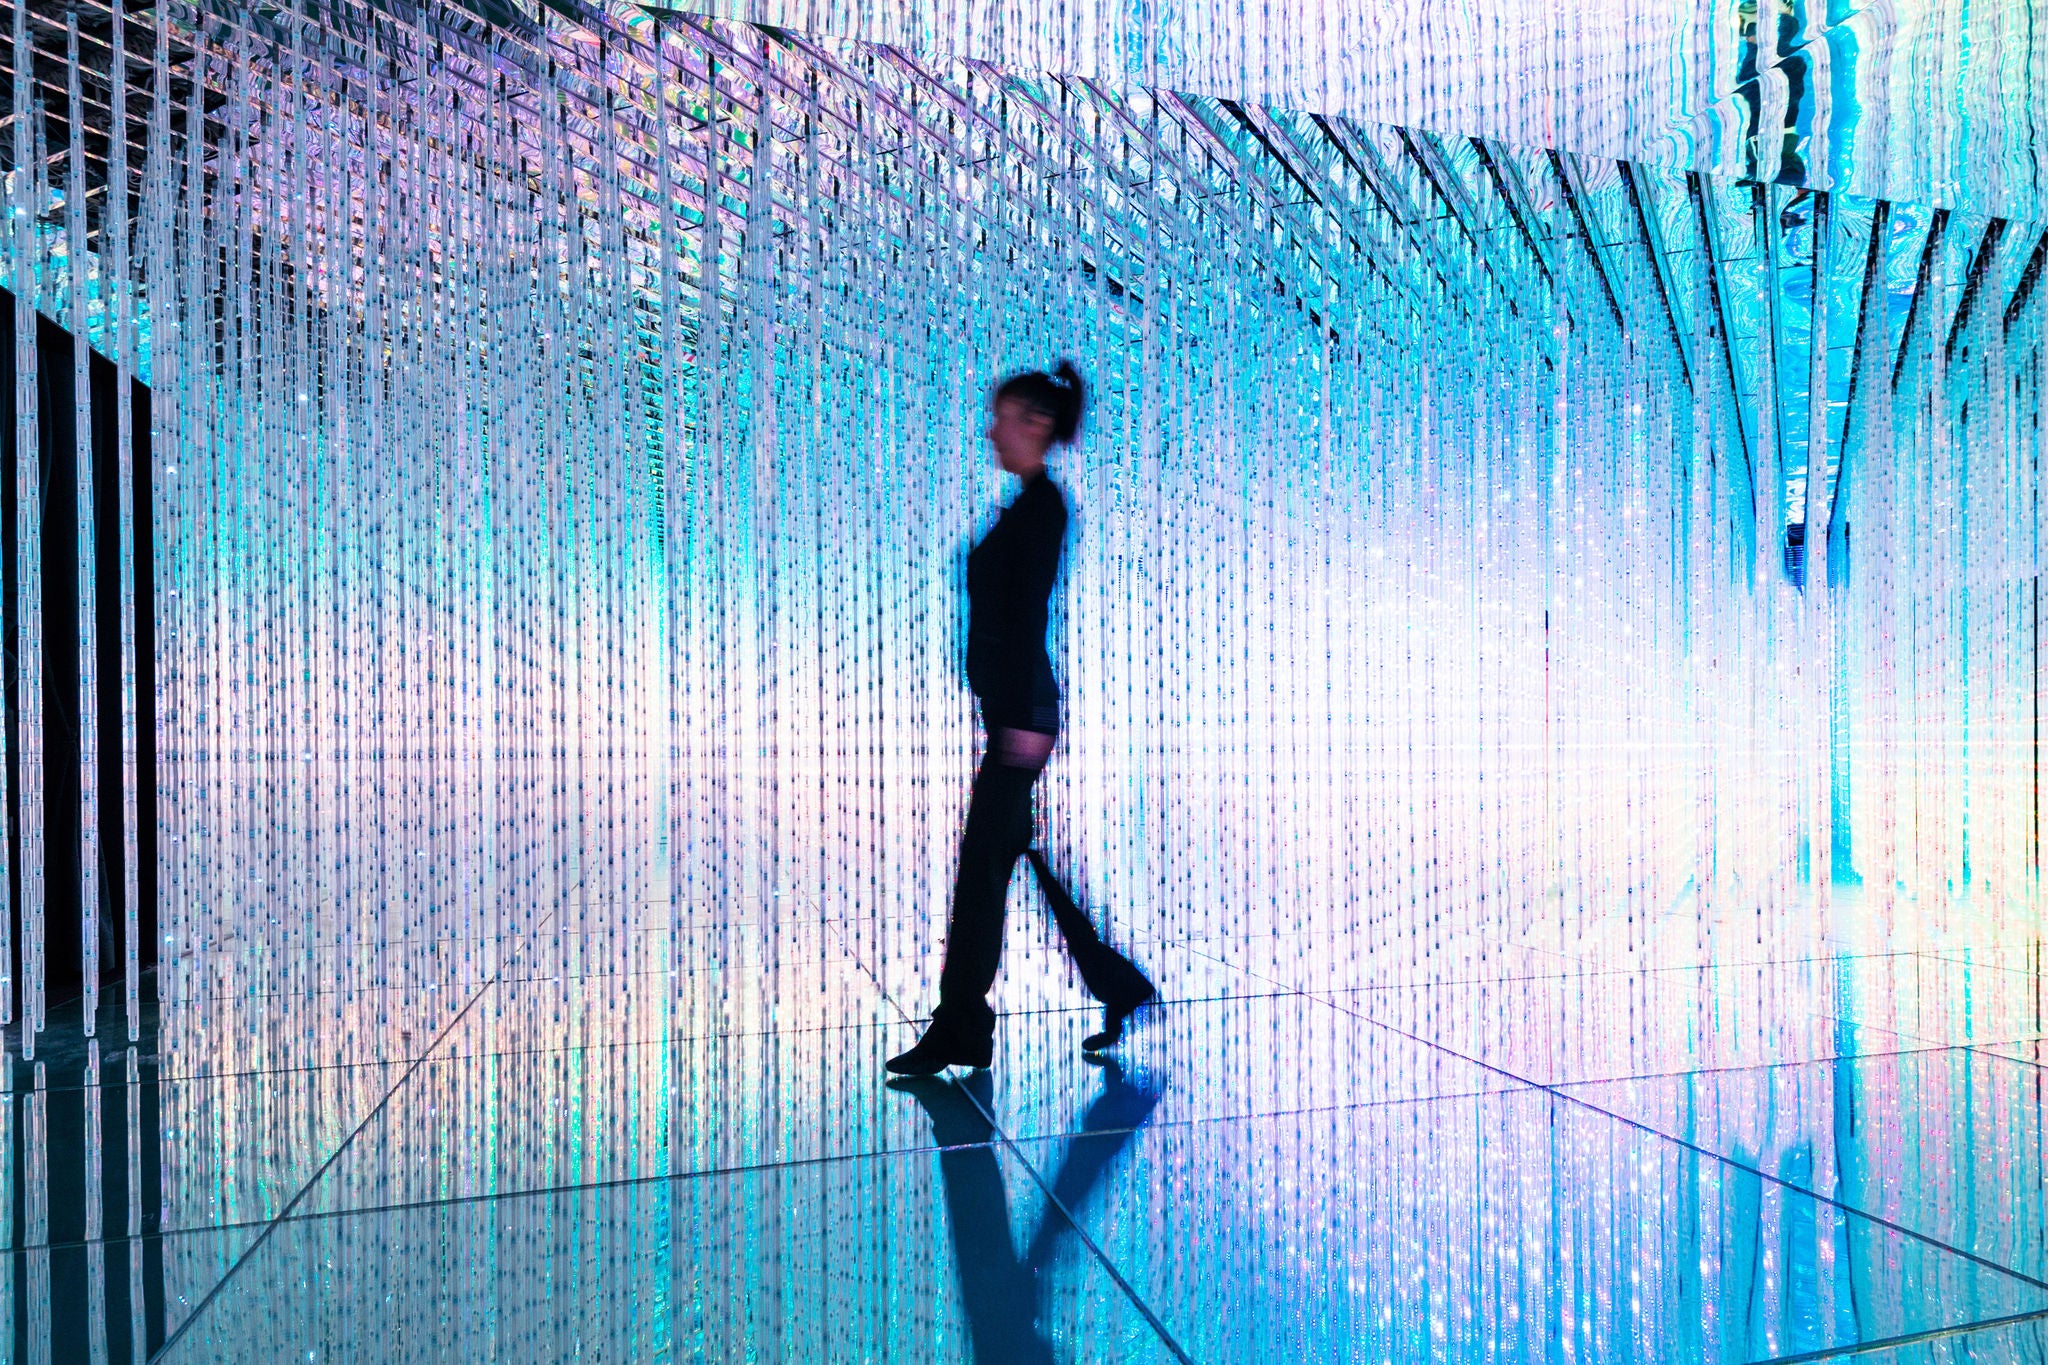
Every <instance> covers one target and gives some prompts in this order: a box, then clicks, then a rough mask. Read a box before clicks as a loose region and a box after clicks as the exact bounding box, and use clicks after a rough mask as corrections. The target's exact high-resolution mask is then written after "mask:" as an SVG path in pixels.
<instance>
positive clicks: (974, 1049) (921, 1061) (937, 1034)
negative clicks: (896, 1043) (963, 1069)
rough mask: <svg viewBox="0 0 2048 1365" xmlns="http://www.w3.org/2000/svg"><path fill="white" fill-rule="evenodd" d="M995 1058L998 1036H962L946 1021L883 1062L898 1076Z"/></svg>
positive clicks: (981, 1063)
mask: <svg viewBox="0 0 2048 1365" xmlns="http://www.w3.org/2000/svg"><path fill="white" fill-rule="evenodd" d="M993 1060H995V1040H994V1039H993V1038H982V1039H979V1040H972V1041H970V1040H968V1039H963V1038H960V1037H959V1036H957V1035H956V1034H954V1032H953V1031H952V1030H951V1029H949V1028H947V1027H946V1026H945V1025H943V1024H933V1025H932V1026H931V1027H930V1028H928V1029H926V1030H925V1031H924V1037H922V1038H920V1039H918V1040H917V1045H916V1046H915V1047H913V1048H911V1049H910V1050H909V1051H908V1052H899V1053H898V1054H896V1055H895V1056H894V1057H891V1058H890V1059H889V1060H888V1061H886V1062H884V1063H883V1064H882V1065H884V1066H885V1067H887V1068H888V1069H889V1070H891V1071H893V1072H895V1073H896V1074H897V1075H899V1076H936V1075H938V1074H939V1073H940V1072H941V1071H944V1070H945V1069H946V1068H947V1067H949V1066H972V1067H984V1066H987V1065H988V1064H989V1063H990V1062H991V1061H993Z"/></svg>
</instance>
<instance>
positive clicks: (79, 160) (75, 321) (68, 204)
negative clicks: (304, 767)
mask: <svg viewBox="0 0 2048 1365" xmlns="http://www.w3.org/2000/svg"><path fill="white" fill-rule="evenodd" d="M64 60H65V70H66V89H65V98H66V99H67V100H68V102H69V103H68V104H67V106H66V107H67V108H68V109H69V111H70V123H71V147H70V154H69V156H68V157H67V158H66V180H65V190H64V220H65V227H66V229H67V234H68V237H69V242H68V246H69V250H68V252H67V257H68V260H67V264H68V265H69V266H70V268H71V271H70V273H71V298H70V308H69V310H68V312H69V316H70V323H71V400H72V410H73V411H74V412H75V413H76V417H75V419H74V422H75V425H74V426H73V428H72V434H73V437H74V440H75V444H74V446H73V456H74V458H75V460H76V463H77V469H76V473H75V478H76V490H77V499H78V502H77V510H76V514H75V515H76V516H77V519H78V525H77V537H78V543H77V564H78V585H77V591H78V633H77V635H76V637H75V638H76V644H77V648H78V696H77V698H76V701H77V705H78V798H79V799H78V919H79V932H80V935H81V942H80V950H79V959H80V962H81V964H82V970H83V973H84V986H85V1033H86V1036H87V1037H88V1038H90V1037H92V1036H93V1034H94V1032H95V1031H96V1030H97V1028H98V1026H99V1006H100V912H101V909H102V907H101V904H100V881H101V877H100V872H101V868H100V834H99V777H100V775H99V712H100V699H99V629H98V616H99V612H98V592H97V583H98V569H99V561H98V558H97V556H96V554H95V551H94V548H93V544H94V539H95V527H94V525H93V411H92V408H93V403H92V347H91V345H90V340H89V338H90V337H91V334H92V333H91V328H90V326H89V323H88V318H87V311H86V310H87V288H88V285H87V279H86V273H87V270H88V264H89V263H88V261H87V258H86V247H85V241H86V236H85V228H86V201H85V118H84V112H83V111H84V108H85V99H84V94H83V92H82V91H81V90H80V87H79V72H78V11H77V10H75V9H73V10H71V11H69V12H68V13H66V15H65V16H64ZM108 211H109V216H111V215H112V212H113V209H112V205H111V204H109V208H108ZM109 283H110V282H109V281H108V280H107V279H106V277H105V276H104V275H102V276H101V286H102V288H103V289H105V288H107V287H108V286H109Z"/></svg>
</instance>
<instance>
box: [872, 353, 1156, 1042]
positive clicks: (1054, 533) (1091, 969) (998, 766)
mask: <svg viewBox="0 0 2048 1365" xmlns="http://www.w3.org/2000/svg"><path fill="white" fill-rule="evenodd" d="M1086 406H1087V391H1086V388H1085V386H1084V385H1083V384H1082V382H1081V376H1080V374H1079V372H1077V371H1076V370H1075V369H1074V367H1073V366H1072V365H1071V364H1069V363H1068V362H1066V361H1064V360H1063V361H1061V362H1060V364H1059V368H1058V370H1057V372H1056V373H1054V374H1046V373H1044V372H1043V371H1039V370H1032V371H1028V372H1026V373H1023V374H1014V375H1011V376H1010V377H1009V378H1008V379H1005V380H1004V381H1003V382H1002V383H1001V384H999V385H997V386H996V391H995V395H994V398H993V400H992V402H991V403H990V408H991V413H990V421H989V427H988V441H989V444H990V445H991V446H993V447H994V448H995V453H996V461H997V463H999V464H1000V465H1001V466H1002V467H1003V469H1004V470H1006V471H1007V472H1009V473H1011V474H1014V475H1016V476H1017V478H1018V479H1019V480H1021V481H1022V483H1023V488H1022V489H1021V490H1020V491H1019V492H1018V494H1017V497H1016V499H1015V500H1014V501H1012V502H1011V503H1010V505H1009V506H1008V507H1005V508H1004V509H1003V513H1002V515H1001V516H1000V517H999V518H997V520H996V524H995V525H994V526H993V527H991V528H990V530H989V533H988V534H987V535H986V536H983V537H982V539H981V543H980V544H978V545H976V546H975V547H974V550H973V552H972V553H970V554H969V555H968V557H967V608H968V622H967V685H968V686H969V687H970V688H972V689H973V691H974V695H975V698H976V700H977V701H978V702H979V703H980V705H981V723H982V726H983V728H984V729H986V730H987V731H988V746H987V750H986V752H985V753H984V754H983V755H982V760H981V768H980V770H979V771H977V772H976V773H975V775H974V792H973V796H972V797H971V798H970V800H969V802H968V806H967V828H966V830H965V831H964V832H963V833H962V834H961V836H960V871H959V875H958V876H957V877H956V878H955V880H954V883H953V915H952V919H951V921H950V922H949V923H948V924H947V926H946V962H945V967H944V968H943V970H942V971H941V972H940V975H939V1003H938V1007H937V1008H936V1009H934V1010H933V1011H932V1022H931V1027H930V1028H928V1029H926V1030H925V1035H924V1037H923V1038H921V1039H919V1040H918V1043H917V1046H915V1047H913V1048H911V1049H910V1051H908V1052H905V1053H903V1054H902V1055H900V1056H896V1057H892V1058H890V1059H889V1063H888V1066H889V1070H891V1071H894V1072H897V1073H899V1074H901V1075H906V1076H929V1075H932V1074H934V1073H935V1072H938V1071H940V1070H943V1069H944V1068H946V1067H948V1066H976V1067H979V1066H987V1065H988V1064H989V1060H990V1056H991V1053H992V1051H993V1044H994V1039H995V1024H996V1016H995V1011H993V1010H991V1009H990V1008H989V1004H988V991H989V987H990V986H992V985H994V984H995V979H996V967H997V965H998V963H999V962H1000V961H1001V958H1002V951H1003V901H1004V898H1005V896H1006V894H1007V892H1008V891H1009V886H1010V874H1011V873H1012V872H1014V871H1015V870H1016V867H1017V859H1018V858H1019V857H1020V856H1023V855H1025V854H1027V853H1028V854H1029V855H1030V859H1031V869H1032V871H1033V872H1034V873H1036V874H1037V877H1038V884H1039V886H1040V888H1041V889H1042V890H1043V891H1044V892H1045V897H1046V899H1047V901H1049V902H1050V903H1051V905H1052V913H1053V921H1054V923H1056V924H1057V925H1058V926H1059V930H1060V934H1061V936H1062V937H1063V938H1064V939H1065V940H1066V944H1067V951H1068V953H1069V954H1071V955H1072V957H1073V959H1074V965H1075V966H1076V967H1077V968H1078V969H1079V970H1080V973H1081V981H1082V984H1084V985H1085V986H1087V988H1088V991H1089V993H1090V994H1091V995H1093V996H1094V997H1095V998H1096V999H1097V1000H1100V1001H1101V1002H1102V1004H1103V1013H1104V1020H1103V1028H1102V1032H1100V1033H1097V1034H1094V1035H1091V1036H1090V1037H1088V1038H1087V1039H1085V1040H1083V1042H1082V1044H1081V1046H1082V1047H1083V1048H1084V1049H1086V1050H1087V1051H1090V1052H1095V1051H1099V1050H1100V1049H1102V1048H1106V1047H1109V1046H1111V1045H1112V1044H1114V1043H1116V1042H1117V1041H1118V1040H1119V1039H1120V1038H1122V1037H1123V1026H1124V1021H1125V1019H1127V1018H1129V1017H1130V1014H1131V1012H1132V1011H1133V1010H1135V1009H1137V1008H1138V1007H1139V1006H1140V1005H1142V1004H1144V1003H1145V1002H1146V1001H1148V1000H1150V999H1151V998H1152V997H1153V994H1154V992H1153V989H1152V983H1151V982H1150V981H1148V980H1146V979H1145V974H1144V973H1143V972H1141V971H1139V970H1138V969H1137V968H1136V967H1135V966H1133V965H1132V964H1131V962H1130V961H1129V959H1127V958H1125V957H1124V956H1123V955H1122V954H1121V953H1119V952H1117V951H1116V950H1115V949H1114V948H1111V947H1110V946H1109V945H1108V944H1106V943H1104V942H1103V941H1102V940H1101V938H1100V937H1099V936H1098V935H1097V934H1096V932H1095V926H1094V925H1092V924H1090V923H1089V921H1088V917H1087V916H1086V915H1085V914H1083V913H1082V912H1081V908H1080V907H1079V906H1078V905H1076V904H1075V903H1074V899H1073V897H1072V896H1070V895H1069V894H1067V890H1066V888H1065V887H1063V886H1061V885H1060V882H1059V879H1058V878H1057V877H1055V876H1053V873H1052V869H1051V868H1050V867H1048V866H1047V865H1046V862H1045V858H1044V857H1043V856H1042V855H1041V854H1040V853H1038V851H1037V850H1035V849H1033V848H1032V847H1031V837H1032V828H1031V825H1032V819H1031V789H1032V786H1033V785H1034V784H1035V783H1036V782H1037V781H1038V774H1039V771H1040V770H1041V769H1043V768H1044V767H1045V761H1046V758H1047V757H1048V756H1049V755H1050V754H1051V753H1052V745H1053V740H1054V738H1055V737H1056V736H1057V735H1058V734H1059V728H1060V693H1059V684H1058V683H1057V682H1056V681H1055V680H1054V678H1053V675H1052V660H1051V659H1050V658H1049V657H1047V655H1046V652H1045V631H1046V614H1047V613H1046V606H1047V602H1048V600H1049V599H1050V598H1051V596H1052V586H1053V581H1054V580H1055V579H1056V578H1057V577H1058V576H1059V569H1060V545H1061V542H1062V541H1063V540H1064V539H1065V538H1066V533H1067V502H1066V498H1065V497H1064V496H1063V495H1062V494H1061V492H1060V488H1059V485H1058V484H1056V483H1054V482H1053V481H1052V476H1051V475H1050V474H1048V473H1047V472H1046V468H1045V460H1046V456H1047V454H1048V453H1049V452H1050V451H1051V449H1052V447H1054V446H1056V445H1067V444H1069V443H1071V442H1072V441H1073V439H1074V437H1075V435H1076V433H1077V432H1079V430H1080V427H1081V416H1082V412H1083V411H1084V409H1085V408H1086Z"/></svg>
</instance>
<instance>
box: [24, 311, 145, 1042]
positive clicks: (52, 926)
mask: <svg viewBox="0 0 2048 1365" xmlns="http://www.w3.org/2000/svg"><path fill="white" fill-rule="evenodd" d="M14 322H15V300H14V296H13V295H12V294H10V293H8V292H7V291H5V290H0V596H4V601H0V647H4V656H5V671H6V677H5V680H4V688H0V691H4V695H5V723H6V726H7V738H8V744H7V791H8V803H7V841H8V848H9V849H10V850H14V849H19V848H20V846H21V844H20V834H21V804H20V793H21V770H20V750H19V746H18V745H17V743H16V742H15V740H16V737H17V736H18V735H19V734H20V733H21V731H20V717H21V698H20V696H19V690H18V688H19V661H20V651H21V649H22V648H23V645H24V642H23V640H22V637H21V623H20V621H19V619H18V617H19V611H18V610H17V604H18V592H17V588H18V582H19V575H18V573H17V572H16V569H17V553H16V547H17V543H18V542H17V536H16V518H15V512H16V502H17V497H16V474H15V469H16V463H15V459H16V430H15V418H16V408H15V389H14V372H15V346H14ZM36 360H37V403H36V409H37V411H36V430H37V436H38V444H39V445H40V447H41V450H40V452H39V453H40V459H39V460H38V461H37V468H38V470H39V474H40V479H39V484H40V486H39V490H38V492H39V496H40V497H41V500H42V512H43V515H42V535H43V544H42V555H41V567H42V595H41V600H42V618H43V634H42V639H41V641H40V642H39V647H40V649H41V652H42V665H43V698H42V721H43V783H42V790H43V819H44V827H43V850H44V867H43V877H44V897H45V902H44V912H43V923H44V943H45V949H44V952H45V957H44V980H45V983H46V984H45V991H46V998H47V1000H48V1001H49V1002H50V1003H51V1004H56V1003H58V1002H61V1001H64V1000H68V999H71V998H73V997H75V996H77V995H79V994H81V993H82V992H83V990H84V984H85V978H84V965H85V948H84V941H83V938H82V932H83V927H84V923H85V917H84V915H83V913H82V910H81V906H80V903H79V887H80V878H79V831H80V814H81V809H80V799H81V798H80V783H79V757H78V756H79V743H78V740H79V734H78V730H79V727H78V678H79V658H80V651H79V649H78V646H77V643H76V642H77V640H78V630H79V610H78V604H79V598H78V541H79V530H80V517H79V513H80V508H79V506H78V461H77V447H78V441H77V418H76V409H75V405H74V396H73V391H74V387H75V372H74V366H75V359H74V353H73V351H72V338H71V334H70V333H69V332H67V331H65V330H64V329H63V328H62V327H59V326H58V325H57V324H56V323H54V322H51V321H50V320H49V319H48V318H45V317H41V316H38V317H37V319H36ZM88 364H89V370H88V373H89V376H90V379H89V383H90V387H91V402H92V408H91V413H92V461H93V507H92V509H91V512H92V524H93V525H94V526H95V527H97V528H98V534H97V535H96V537H95V540H94V555H93V560H94V563H95V565H96V566H97V572H96V574H95V583H94V593H93V602H94V609H95V626H96V639H95V649H94V658H95V664H96V666H97V668H98V675H97V680H96V681H97V688H96V697H97V706H96V711H97V721H98V726H99V763H98V769H97V771H98V773H99V784H98V785H99V793H100V797H99V829H100V838H99V860H100V888H101V890H100V908H101V912H102V913H101V916H100V967H101V975H102V980H116V979H118V978H119V977H120V975H121V971H122V964H123V962H124V959H125V953H126V945H125V943H124V942H123V941H122V936H123V934H124V932H125V925H126V907H125V906H124V905H123V904H122V899H123V895H124V892H123V882H124V876H123V866H122V858H123V856H124V843H125V839H124V835H123V832H122V810H121V744H120V737H121V699H120V669H121V635H120V628H121V619H120V610H121V599H120V582H119V574H120V567H121V566H120V548H121V547H120V540H119V535H118V526H119V520H118V516H119V510H120V507H119V501H118V496H119V495H118V491H117V482H116V480H117V475H118V473H119V450H120V446H119V431H118V428H117V426H116V406H115V404H116V393H117V389H116V385H117V384H118V382H119V377H118V375H117V373H116V371H115V368H114V365H113V362H112V361H110V360H108V359H107V358H106V357H104V356H101V355H98V354H94V355H93V356H92V357H91V358H90V360H89V362H88ZM131 402H132V405H133V418H132V436H131V440H132V451H133V476H134V504H133V505H134V508H135V520H136V537H135V564H134V575H135V604H136V605H135V618H136V619H135V675H136V676H135V690H136V736H137V761H136V785H137V795H136V804H137V820H136V836H137V858H136V867H137V882H138V887H139V892H138V896H137V901H138V905H137V910H138V921H139V928H138V932H137V939H138V944H137V948H138V952H139V955H140V957H141V961H142V965H143V967H145V968H148V967H153V966H155V965H156V945H157V942H158V939H159V935H158V933H157V923H156V744H155V733H156V708H155V703H156V669H155V656H156V632H155V629H154V625H155V622H154V616H155V612H154V595H153V592H152V584H153V583H154V573H153V566H152V563H151V554H150V551H151V546H150V524H151V517H150V478H149V476H150V439H149V437H150V393H149V390H148V388H146V387H145V386H144V385H142V384H141V383H139V382H137V383H135V384H134V385H133V389H132V392H131ZM7 866H8V881H9V885H8V890H9V892H10V895H9V898H8V899H9V904H10V906H11V907H12V914H13V917H14V924H13V933H12V934H11V935H10V939H11V941H12V943H13V948H14V962H13V964H12V965H13V977H14V980H15V981H16V982H20V981H22V980H23V979H24V978H23V975H22V969H21V950H22V928H21V895H20V892H21V862H20V859H19V858H18V857H9V858H8V860H7ZM17 1012H18V1011H17Z"/></svg>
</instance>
